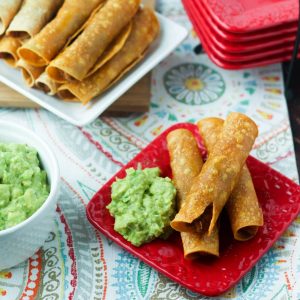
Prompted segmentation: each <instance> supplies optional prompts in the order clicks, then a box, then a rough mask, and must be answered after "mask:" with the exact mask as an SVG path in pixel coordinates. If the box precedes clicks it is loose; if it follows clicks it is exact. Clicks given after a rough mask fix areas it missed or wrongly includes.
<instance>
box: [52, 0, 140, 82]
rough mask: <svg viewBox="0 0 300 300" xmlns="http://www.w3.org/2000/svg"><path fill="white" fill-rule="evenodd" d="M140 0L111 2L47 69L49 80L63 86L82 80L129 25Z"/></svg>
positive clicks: (114, 0)
mask: <svg viewBox="0 0 300 300" xmlns="http://www.w3.org/2000/svg"><path fill="white" fill-rule="evenodd" d="M139 4H140V0H108V1H107V2H106V3H105V5H104V6H103V8H101V9H100V10H99V11H98V12H97V13H96V14H95V16H94V17H93V18H92V20H91V21H90V22H89V24H88V25H87V26H86V28H85V29H84V30H83V32H82V33H81V34H80V35H79V37H78V38H77V39H76V40H75V41H74V42H73V43H72V44H71V45H70V46H69V47H67V48H66V49H65V50H64V51H63V52H62V53H61V54H60V55H58V57H57V58H55V59H54V60H53V61H52V62H51V63H50V65H49V66H48V67H47V69H46V72H47V73H48V75H49V77H50V78H51V79H53V80H55V81H57V82H60V83H63V82H66V81H70V80H83V79H84V78H85V77H86V76H87V74H88V73H89V71H90V70H91V69H92V68H93V66H94V65H95V64H96V63H97V60H98V58H99V57H100V56H101V55H102V54H103V53H104V51H105V49H106V48H107V47H108V46H109V45H110V43H111V42H112V41H113V40H114V39H115V38H116V37H117V35H118V34H119V33H120V32H121V31H122V29H124V27H125V26H126V25H128V24H129V22H130V20H131V19H132V18H133V16H134V15H135V14H136V12H137V10H138V8H139Z"/></svg>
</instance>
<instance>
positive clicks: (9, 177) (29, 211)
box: [0, 143, 49, 230]
mask: <svg viewBox="0 0 300 300" xmlns="http://www.w3.org/2000/svg"><path fill="white" fill-rule="evenodd" d="M48 195H49V185H48V182H47V174H46V172H45V171H44V170H42V169H41V166H40V161H39V158H38V153H37V151H36V150H35V149H34V148H32V147H30V146H27V145H25V144H13V143H9V144H4V143H0V230H4V229H7V228H10V227H12V226H15V225H17V224H19V223H21V222H22V221H24V220H26V219H27V218H29V217H30V216H31V215H33V214H34V213H35V212H36V211H37V210H38V209H39V208H40V207H41V206H42V204H43V203H44V202H45V200H46V199H47V197H48Z"/></svg>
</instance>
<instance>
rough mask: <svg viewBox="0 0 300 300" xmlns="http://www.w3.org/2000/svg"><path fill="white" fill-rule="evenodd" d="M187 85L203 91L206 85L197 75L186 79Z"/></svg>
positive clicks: (194, 89)
mask: <svg viewBox="0 0 300 300" xmlns="http://www.w3.org/2000/svg"><path fill="white" fill-rule="evenodd" d="M185 87H186V88H187V89H188V90H190V91H195V92H196V91H201V90H203V88H204V87H205V85H204V83H203V81H202V80H201V79H199V78H196V77H191V78H187V79H186V80H185Z"/></svg>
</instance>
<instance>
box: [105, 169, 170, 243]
mask: <svg viewBox="0 0 300 300" xmlns="http://www.w3.org/2000/svg"><path fill="white" fill-rule="evenodd" d="M126 173H127V176H126V177H125V178H124V179H117V181H116V182H114V183H113V185H112V201H111V203H110V204H109V205H108V206H107V208H108V209H109V212H110V214H111V215H112V216H114V217H115V227H114V229H115V230H116V231H117V232H119V233H120V234H121V235H122V236H123V237H124V238H125V239H126V240H128V241H129V242H131V243H132V244H133V245H135V246H140V245H142V244H143V243H146V242H149V241H151V240H153V239H154V238H156V237H159V236H160V235H161V234H163V233H164V231H165V229H166V228H168V226H169V224H170V221H171V219H172V218H173V217H174V214H175V195H176V189H175V187H174V185H173V184H172V181H171V179H170V178H168V177H166V178H162V177H159V175H160V169H159V168H148V169H144V170H134V169H133V168H130V169H128V170H126Z"/></svg>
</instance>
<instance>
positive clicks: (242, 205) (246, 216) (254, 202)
mask: <svg viewBox="0 0 300 300" xmlns="http://www.w3.org/2000/svg"><path fill="white" fill-rule="evenodd" d="M223 123H224V121H223V120H222V119H219V118H206V119H203V120H201V121H199V122H198V123H197V125H198V128H199V132H200V134H201V136H202V138H203V141H204V144H205V146H206V149H207V152H208V155H209V153H211V151H212V150H213V147H214V145H215V143H216V142H217V140H218V138H219V135H220V133H221V130H222V127H223ZM226 210H227V213H228V216H229V220H230V224H231V229H232V232H233V236H234V238H235V239H236V240H239V241H246V240H249V239H251V238H253V237H254V236H255V234H256V233H257V230H258V228H259V227H260V226H262V225H263V214H262V210H261V208H260V205H259V201H258V199H257V195H256V192H255V188H254V185H253V182H252V178H251V174H250V172H249V170H248V168H247V165H246V164H245V165H244V167H243V169H242V172H241V174H240V177H239V180H238V182H237V184H236V186H235V188H234V190H233V192H232V194H231V196H230V198H229V199H228V201H227V203H226Z"/></svg>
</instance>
